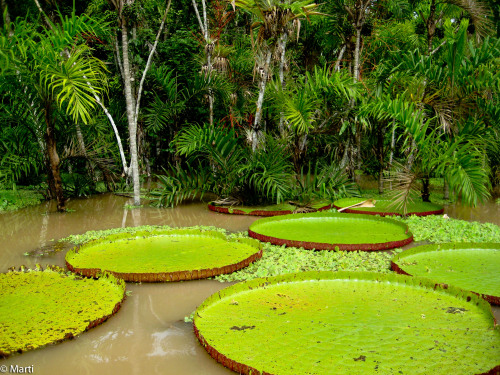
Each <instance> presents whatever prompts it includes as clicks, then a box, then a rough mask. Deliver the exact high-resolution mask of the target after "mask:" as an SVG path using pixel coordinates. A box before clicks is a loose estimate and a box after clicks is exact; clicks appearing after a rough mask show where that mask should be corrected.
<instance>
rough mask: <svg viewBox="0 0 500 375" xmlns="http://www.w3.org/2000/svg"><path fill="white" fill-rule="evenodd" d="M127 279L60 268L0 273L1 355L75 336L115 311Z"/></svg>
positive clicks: (122, 296)
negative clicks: (90, 276)
mask: <svg viewBox="0 0 500 375" xmlns="http://www.w3.org/2000/svg"><path fill="white" fill-rule="evenodd" d="M124 294H125V283H124V282H123V281H122V280H119V279H117V278H115V277H114V276H112V275H103V276H102V277H100V278H99V279H97V280H95V279H88V278H82V277H79V276H76V275H74V274H66V273H63V271H62V270H58V269H50V268H48V269H45V270H43V271H41V270H31V271H28V272H8V273H3V274H0V357H1V356H8V355H11V354H13V353H16V352H24V351H26V350H31V349H36V348H39V347H42V346H44V345H47V344H50V343H54V342H59V341H62V340H64V339H67V338H71V337H73V336H75V335H77V334H79V333H81V332H83V331H85V330H86V329H87V327H88V326H89V324H90V323H92V322H95V321H96V320H98V319H101V318H104V317H107V316H109V315H111V314H112V313H113V310H114V309H115V307H116V305H117V304H118V303H120V302H121V301H122V299H123V298H124Z"/></svg>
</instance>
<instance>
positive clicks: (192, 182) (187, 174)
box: [149, 163, 214, 207]
mask: <svg viewBox="0 0 500 375" xmlns="http://www.w3.org/2000/svg"><path fill="white" fill-rule="evenodd" d="M157 177H158V180H159V182H158V188H157V189H155V190H152V191H151V192H150V193H149V195H150V197H151V199H152V205H153V206H156V207H174V206H175V205H176V204H179V203H180V202H182V201H184V200H186V199H194V198H196V197H198V198H199V199H203V195H204V194H205V193H207V192H212V191H213V184H214V181H213V178H212V175H211V173H210V170H209V169H208V168H206V167H203V166H202V165H201V164H198V166H197V167H196V168H193V167H192V166H191V165H190V164H189V163H187V164H186V167H185V168H182V167H180V166H172V165H170V168H169V170H165V175H157Z"/></svg>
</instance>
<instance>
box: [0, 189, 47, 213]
mask: <svg viewBox="0 0 500 375" xmlns="http://www.w3.org/2000/svg"><path fill="white" fill-rule="evenodd" d="M42 200H43V196H42V194H40V193H39V192H37V191H34V190H26V189H22V190H17V189H16V190H0V212H2V211H14V210H19V209H20V208H23V207H28V206H34V205H37V204H39V203H40V202H41V201H42Z"/></svg>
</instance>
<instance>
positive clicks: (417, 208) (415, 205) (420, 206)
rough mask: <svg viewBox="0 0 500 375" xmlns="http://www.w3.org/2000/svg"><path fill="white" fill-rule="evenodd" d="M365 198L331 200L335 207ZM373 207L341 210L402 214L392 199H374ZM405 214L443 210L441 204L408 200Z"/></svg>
mask: <svg viewBox="0 0 500 375" xmlns="http://www.w3.org/2000/svg"><path fill="white" fill-rule="evenodd" d="M365 200H366V198H342V199H339V200H336V201H335V202H333V206H334V208H336V209H341V208H343V207H349V206H352V205H354V204H357V203H361V202H363V201H365ZM374 201H375V207H351V208H348V209H346V210H344V211H343V212H345V213H351V214H366V215H380V216H402V215H403V211H402V209H401V208H398V207H397V206H396V205H395V204H394V201H391V200H384V199H375V200H374ZM406 211H407V215H416V216H427V215H439V214H442V213H443V212H444V208H443V206H440V205H438V204H434V203H430V202H408V205H407V207H406Z"/></svg>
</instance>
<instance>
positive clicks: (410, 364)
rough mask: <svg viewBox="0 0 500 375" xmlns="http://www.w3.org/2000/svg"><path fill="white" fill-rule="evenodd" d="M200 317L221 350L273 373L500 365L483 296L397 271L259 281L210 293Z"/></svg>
mask: <svg viewBox="0 0 500 375" xmlns="http://www.w3.org/2000/svg"><path fill="white" fill-rule="evenodd" d="M194 324H195V326H196V327H197V329H198V330H199V333H200V334H201V335H202V336H203V338H204V339H205V340H206V343H207V344H208V345H210V346H212V347H213V348H215V350H217V351H218V352H219V353H222V354H223V355H225V356H226V357H228V358H230V359H231V360H233V361H236V362H238V363H243V364H246V365H248V366H251V367H254V368H256V369H257V370H258V371H265V372H268V373H271V374H275V375H282V374H287V375H288V374H318V375H323V374H363V375H365V374H401V373H402V374H463V375H465V374H478V373H483V372H487V371H489V370H490V369H492V368H494V367H495V366H497V365H500V356H499V353H500V329H499V327H498V326H497V327H494V325H493V316H492V315H491V310H490V307H489V304H488V303H487V302H486V301H484V300H482V299H481V298H479V297H478V296H476V295H473V294H471V293H468V292H465V291H463V290H460V289H457V288H454V287H450V288H449V289H447V290H443V289H440V288H438V289H437V290H434V283H433V282H431V281H429V280H426V279H420V278H412V277H408V276H402V275H395V274H388V275H382V274H379V273H368V272H302V273H296V274H287V275H282V276H277V277H272V278H271V277H270V278H263V279H254V280H251V281H247V282H243V283H239V284H235V285H233V286H231V287H228V288H226V289H223V290H221V291H220V292H218V293H216V294H214V295H212V296H211V297H209V298H208V299H207V300H206V301H205V302H203V304H202V305H201V306H200V307H199V308H198V309H197V310H196V312H195V315H194Z"/></svg>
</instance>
